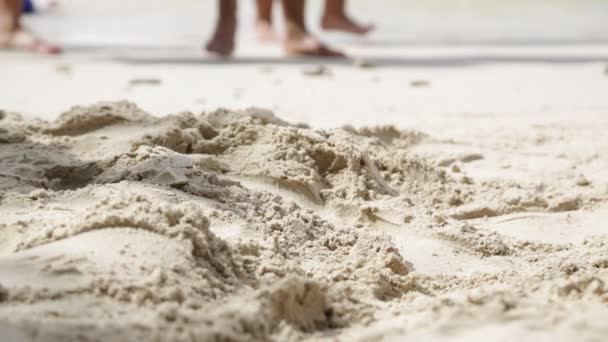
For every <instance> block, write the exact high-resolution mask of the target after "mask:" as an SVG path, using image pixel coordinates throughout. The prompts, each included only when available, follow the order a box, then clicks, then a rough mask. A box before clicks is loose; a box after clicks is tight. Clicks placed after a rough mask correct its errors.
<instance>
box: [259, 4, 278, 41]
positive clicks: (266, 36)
mask: <svg viewBox="0 0 608 342" xmlns="http://www.w3.org/2000/svg"><path fill="white" fill-rule="evenodd" d="M273 2H274V1H273V0H257V1H256V6H257V17H256V22H255V28H256V31H257V34H258V40H260V41H262V42H271V41H275V40H276V39H277V35H276V33H275V32H274V30H273V28H272V4H273Z"/></svg>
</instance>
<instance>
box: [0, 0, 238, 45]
mask: <svg viewBox="0 0 608 342" xmlns="http://www.w3.org/2000/svg"><path fill="white" fill-rule="evenodd" d="M0 1H2V0H0ZM236 1H237V0H218V6H219V14H218V19H217V22H216V24H215V31H214V33H213V36H212V37H211V39H210V40H209V42H208V43H207V46H206V49H207V51H209V52H211V53H216V54H218V55H220V56H230V55H231V54H232V51H234V38H235V37H234V35H235V34H236Z"/></svg>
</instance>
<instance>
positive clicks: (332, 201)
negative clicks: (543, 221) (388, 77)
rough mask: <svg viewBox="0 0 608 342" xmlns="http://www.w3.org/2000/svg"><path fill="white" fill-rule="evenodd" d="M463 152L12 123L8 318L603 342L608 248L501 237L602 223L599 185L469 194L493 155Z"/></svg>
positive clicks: (532, 185)
mask: <svg viewBox="0 0 608 342" xmlns="http://www.w3.org/2000/svg"><path fill="white" fill-rule="evenodd" d="M438 145H443V146H446V145H447V146H448V147H449V149H448V153H447V154H446V153H439V154H428V153H427V154H425V153H423V152H424V148H425V147H428V146H438ZM457 148H458V146H456V145H454V144H451V143H450V142H445V141H439V140H438V139H435V138H433V137H432V136H429V135H427V134H424V133H422V132H417V131H407V130H400V129H397V128H395V127H392V126H388V127H370V128H353V127H342V128H336V129H331V130H315V129H311V128H309V127H308V126H307V125H305V124H291V123H288V122H286V121H284V120H281V119H279V118H278V117H276V116H274V114H273V113H271V112H269V111H267V110H263V109H259V108H250V109H247V110H239V111H234V110H226V109H221V110H216V111H212V112H207V113H201V114H193V113H178V114H174V115H169V116H166V117H162V118H157V117H154V116H152V115H150V114H147V113H145V112H143V111H142V110H141V109H139V108H138V107H137V106H136V105H135V104H132V103H128V102H114V103H100V104H95V105H92V106H87V107H74V108H72V109H70V110H68V111H67V112H66V113H64V114H62V115H61V116H60V118H59V119H58V120H56V121H54V122H44V121H32V120H25V119H23V118H22V117H21V116H19V115H18V114H14V113H6V112H2V114H1V116H0V166H1V167H0V169H1V170H2V171H1V172H0V190H1V191H2V196H1V197H0V201H1V202H0V211H1V213H2V214H3V216H2V219H0V240H2V242H0V275H1V276H0V284H1V285H2V286H1V287H0V289H1V290H0V302H1V303H0V320H1V321H2V322H3V323H6V324H8V325H10V326H12V327H16V328H17V330H18V331H19V332H20V334H23V335H24V336H25V337H24V338H26V340H27V339H30V340H58V341H59V340H61V341H69V340H77V339H78V338H79V336H86V337H87V338H88V339H91V340H99V341H103V340H119V341H120V340H125V341H127V340H133V339H138V338H144V339H154V338H155V339H160V340H168V341H186V340H192V339H194V340H237V341H238V340H242V341H246V340H286V339H289V340H316V339H324V338H329V337H330V336H336V337H337V338H342V339H355V338H357V339H363V340H365V339H369V340H372V339H375V338H377V337H382V338H384V339H387V340H390V339H391V338H395V339H399V338H400V337H412V338H414V337H416V336H422V335H425V336H430V337H431V338H437V339H439V338H447V337H454V338H467V337H470V338H474V337H475V336H476V335H475V334H478V333H480V332H481V331H483V329H490V328H492V327H494V326H496V325H499V326H514V327H515V328H514V329H515V330H516V331H520V332H522V334H524V333H529V336H531V338H537V337H556V336H574V335H576V334H579V335H580V334H582V335H581V336H584V337H585V338H588V339H590V340H593V339H594V338H599V337H601V336H603V334H605V333H606V328H605V327H604V326H603V325H601V324H597V322H598V319H599V317H601V316H602V315H605V314H606V311H607V308H606V303H607V302H608V288H607V287H606V285H605V282H606V281H607V280H608V274H607V273H606V269H607V260H608V248H607V246H608V245H607V242H606V241H607V240H606V239H607V238H606V236H607V235H605V234H606V233H608V232H606V231H603V233H604V235H602V234H596V235H591V236H588V237H586V238H585V239H584V240H583V241H578V242H568V243H555V242H546V241H535V240H532V239H526V238H522V237H518V236H513V235H509V234H504V233H503V232H502V231H498V230H495V229H493V228H492V227H491V226H490V225H489V224H488V218H501V217H505V218H507V219H510V218H513V217H515V218H517V216H515V215H527V214H530V213H533V214H536V215H557V214H562V213H567V212H579V211H595V210H599V209H601V208H603V207H604V206H605V203H606V200H607V199H608V196H607V195H606V193H605V192H603V190H602V188H601V186H600V184H596V182H591V181H587V182H582V181H580V179H569V180H567V181H568V182H570V183H564V182H565V181H564V179H561V178H560V179H547V180H546V181H545V182H544V183H543V184H538V183H536V182H533V181H530V182H526V181H516V180H506V179H484V178H482V177H476V176H474V175H473V174H474V171H475V170H471V171H470V172H468V169H469V165H474V164H475V163H483V162H484V161H485V159H486V156H485V155H484V153H479V152H470V151H468V152H467V151H464V152H458V151H454V152H450V150H451V149H453V150H456V149H457ZM439 150H440V149H438V148H434V149H433V151H434V152H437V151H439ZM573 178H575V177H573ZM564 184H576V185H575V187H574V188H572V186H566V185H564ZM434 259H437V260H435V261H434ZM419 260H420V262H419ZM427 260H430V261H427ZM450 260H459V262H460V265H459V266H458V269H443V268H441V267H439V268H438V269H437V271H433V270H431V269H430V268H427V264H428V263H434V264H441V263H448V262H449V261H450ZM15 265H19V266H18V267H17V266H15ZM75 303H77V304H75ZM571 310H577V314H576V315H571V314H569V312H571ZM83 313H86V317H82V316H83ZM574 316H576V317H574ZM577 322H578V323H577ZM580 322H584V324H587V326H588V329H586V330H585V331H584V332H582V333H581V332H580V331H578V326H579V325H580ZM472 325H473V326H472Z"/></svg>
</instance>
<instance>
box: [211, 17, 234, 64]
mask: <svg viewBox="0 0 608 342" xmlns="http://www.w3.org/2000/svg"><path fill="white" fill-rule="evenodd" d="M235 32H236V21H234V20H223V21H221V22H220V23H219V24H218V26H217V28H216V30H215V33H214V34H213V37H211V39H210V40H209V42H207V45H206V46H205V49H206V50H207V51H208V52H210V53H213V54H217V55H219V56H222V57H228V56H230V55H232V52H233V51H234V34H235Z"/></svg>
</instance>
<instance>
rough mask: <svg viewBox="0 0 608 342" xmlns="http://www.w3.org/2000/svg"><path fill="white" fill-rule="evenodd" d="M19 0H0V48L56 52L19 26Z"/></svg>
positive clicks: (52, 47) (56, 48)
mask: <svg viewBox="0 0 608 342" xmlns="http://www.w3.org/2000/svg"><path fill="white" fill-rule="evenodd" d="M21 13H22V4H21V0H0V48H15V49H22V50H28V51H32V52H39V53H58V52H59V51H60V49H59V47H57V46H55V45H52V44H49V43H47V42H45V41H43V40H41V39H39V38H38V37H36V36H35V35H33V34H32V33H30V32H28V31H27V30H26V29H24V28H23V27H22V26H21V22H20V20H21Z"/></svg>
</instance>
